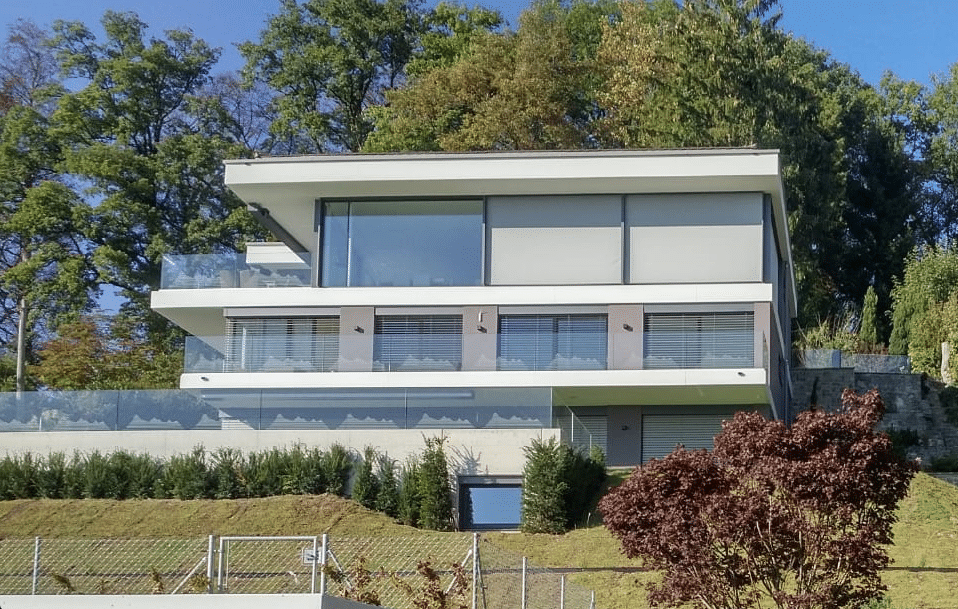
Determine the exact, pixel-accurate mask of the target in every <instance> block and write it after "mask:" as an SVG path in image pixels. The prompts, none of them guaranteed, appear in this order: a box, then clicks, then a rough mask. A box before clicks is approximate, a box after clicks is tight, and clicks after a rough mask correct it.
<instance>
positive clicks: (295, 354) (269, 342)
mask: <svg viewBox="0 0 958 609" xmlns="http://www.w3.org/2000/svg"><path fill="white" fill-rule="evenodd" d="M338 358H339V318H338V317H267V318H234V319H227V321H226V362H225V370H226V372H270V371H280V372H283V371H285V372H329V371H330V370H335V368H336V362H337V360H338Z"/></svg>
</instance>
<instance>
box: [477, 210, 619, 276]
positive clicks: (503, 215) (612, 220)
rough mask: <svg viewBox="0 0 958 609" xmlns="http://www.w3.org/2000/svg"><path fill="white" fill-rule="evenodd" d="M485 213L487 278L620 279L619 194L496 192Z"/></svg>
mask: <svg viewBox="0 0 958 609" xmlns="http://www.w3.org/2000/svg"><path fill="white" fill-rule="evenodd" d="M486 213H487V217H486V225H487V232H488V235H489V238H488V243H489V254H488V256H489V283H491V284H493V285H570V284H571V285H587V284H607V283H613V284H614V283H621V282H622V199H621V197H619V196H601V195H589V196H574V197H495V198H492V199H490V200H489V203H488V208H487V212H486Z"/></svg>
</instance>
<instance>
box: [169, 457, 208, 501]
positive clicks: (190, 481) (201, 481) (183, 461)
mask: <svg viewBox="0 0 958 609" xmlns="http://www.w3.org/2000/svg"><path fill="white" fill-rule="evenodd" d="M209 488H210V485H209V470H208V468H207V466H206V453H205V451H204V450H203V448H202V447H200V446H198V447H196V448H194V449H193V452H192V453H190V454H188V455H178V456H175V457H172V458H171V459H170V462H169V464H168V465H167V466H166V470H165V471H164V475H163V489H164V491H165V495H166V496H168V497H172V498H174V499H204V498H207V497H209V494H208V490H209Z"/></svg>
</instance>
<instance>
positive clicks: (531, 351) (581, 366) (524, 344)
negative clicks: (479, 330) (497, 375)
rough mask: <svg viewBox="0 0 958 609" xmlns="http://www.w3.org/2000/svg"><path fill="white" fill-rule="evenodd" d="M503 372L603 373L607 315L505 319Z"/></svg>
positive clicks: (501, 339) (501, 336) (501, 337)
mask: <svg viewBox="0 0 958 609" xmlns="http://www.w3.org/2000/svg"><path fill="white" fill-rule="evenodd" d="M498 360H499V369H500V370H604V369H605V368H606V366H607V362H608V322H607V318H606V316H605V315H583V314H564V315H563V314H560V315H547V314H540V315H502V316H500V317H499V353H498Z"/></svg>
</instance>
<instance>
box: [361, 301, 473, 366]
mask: <svg viewBox="0 0 958 609" xmlns="http://www.w3.org/2000/svg"><path fill="white" fill-rule="evenodd" d="M373 368H374V369H375V370H381V371H386V372H389V371H407V370H460V369H462V316H461V315H384V316H379V317H376V333H375V336H374V338H373Z"/></svg>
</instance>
